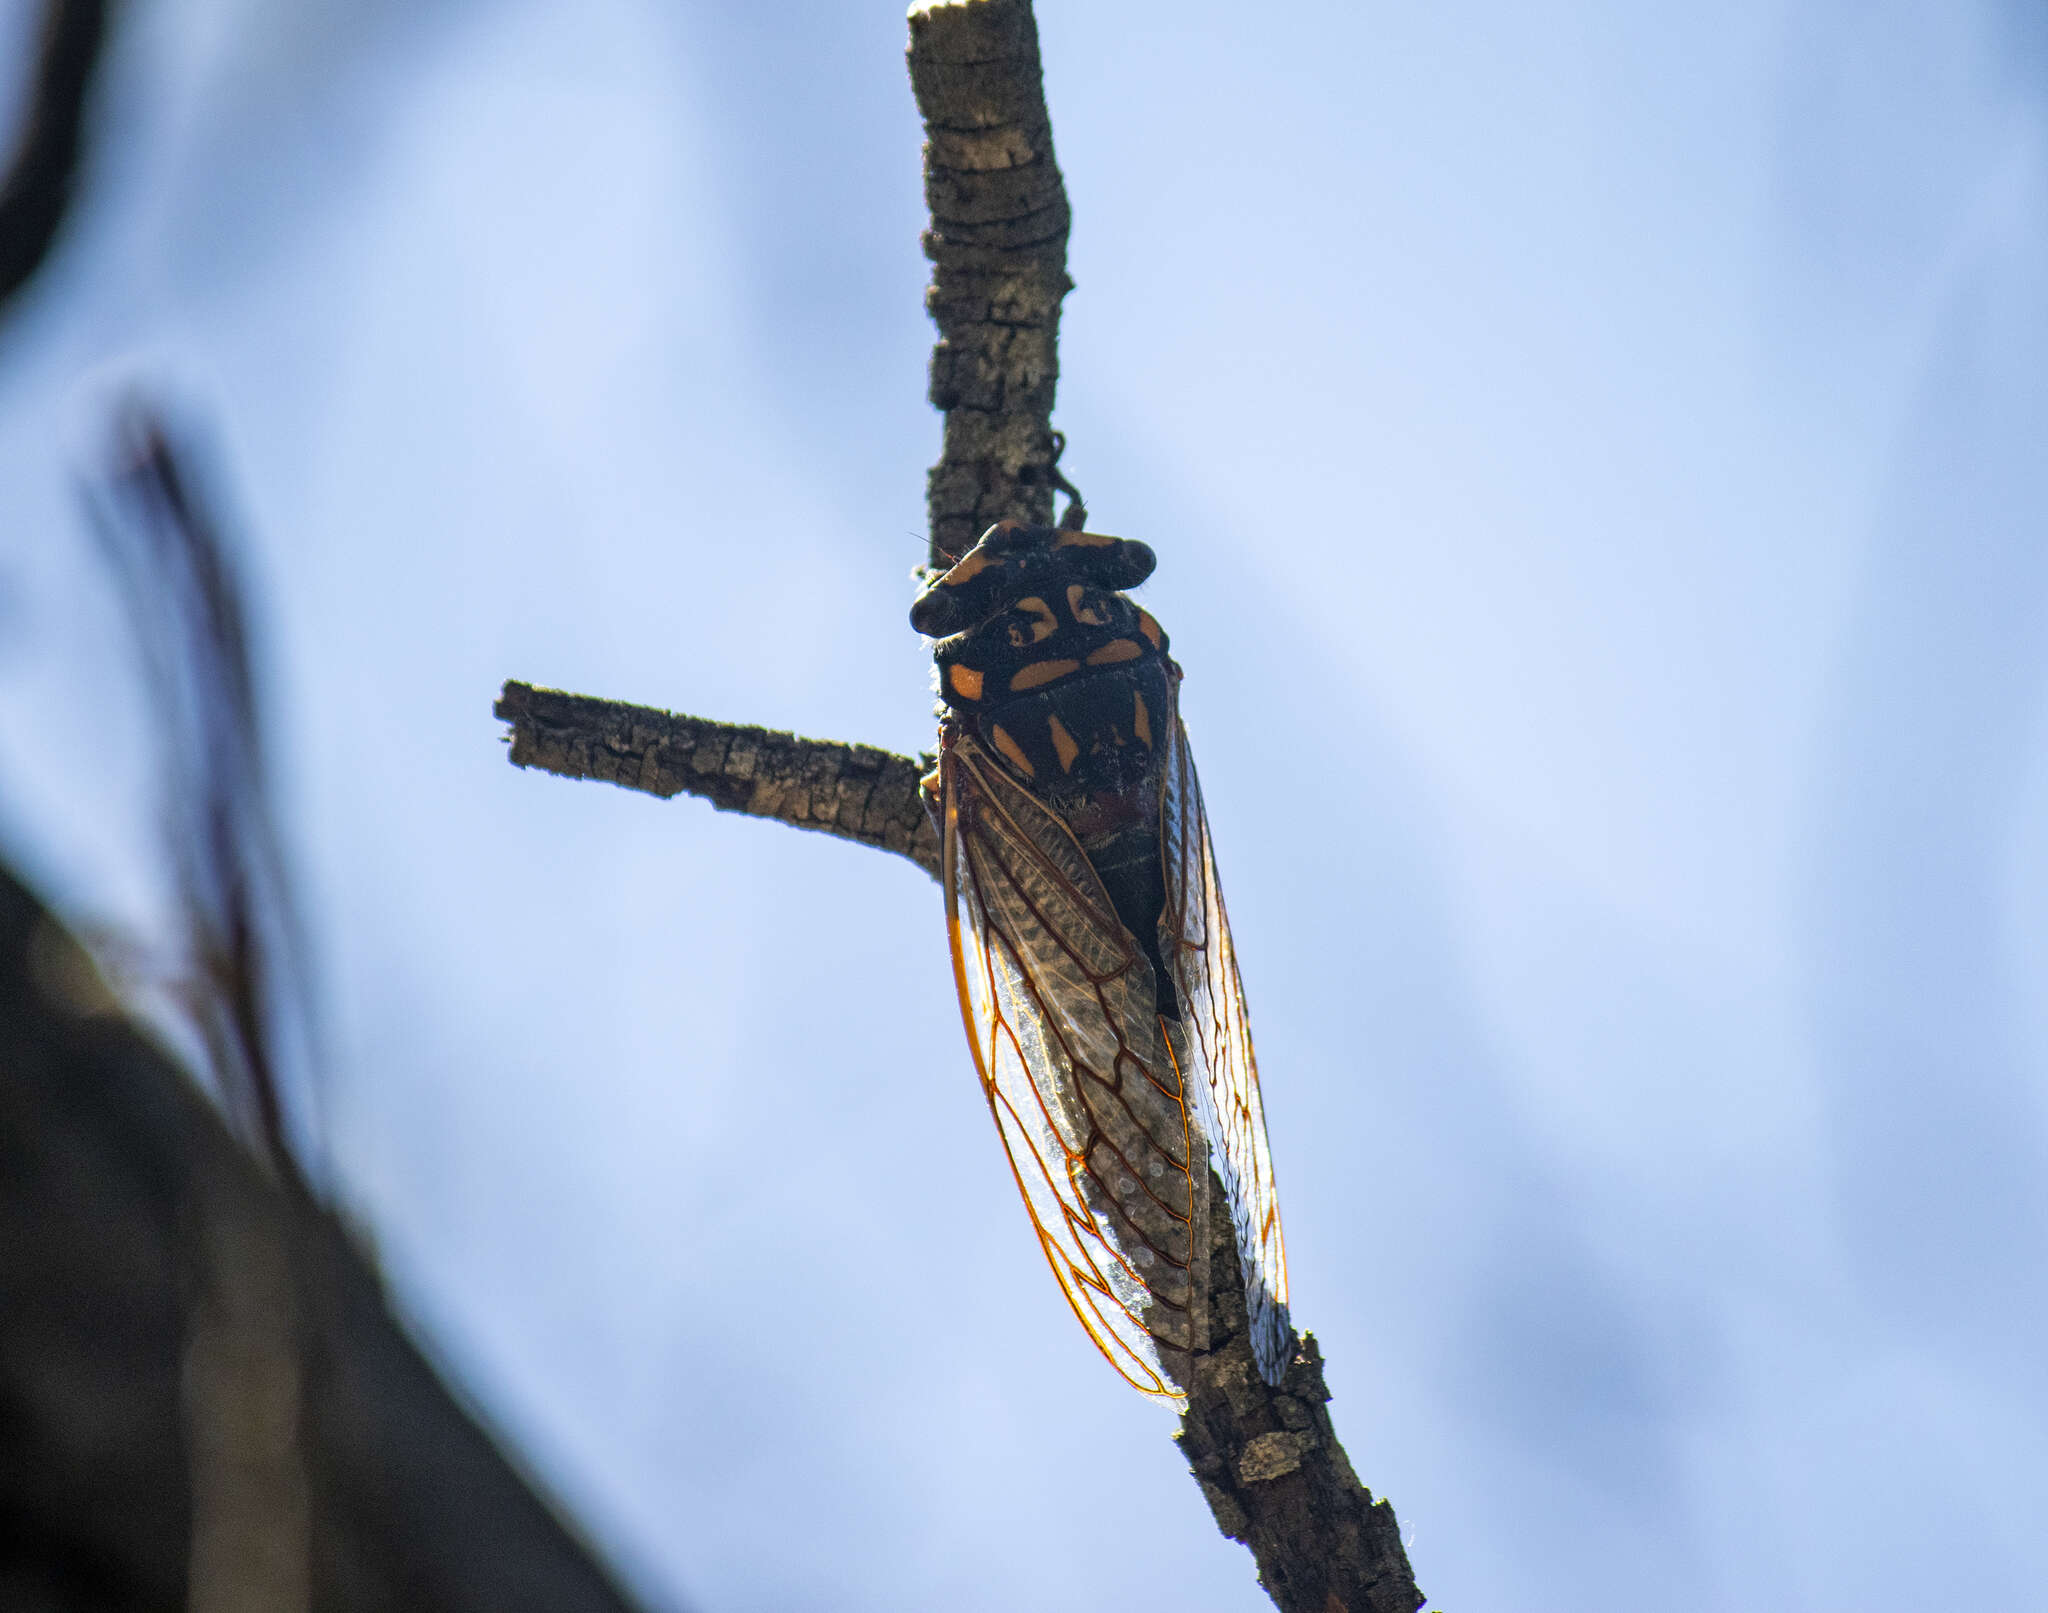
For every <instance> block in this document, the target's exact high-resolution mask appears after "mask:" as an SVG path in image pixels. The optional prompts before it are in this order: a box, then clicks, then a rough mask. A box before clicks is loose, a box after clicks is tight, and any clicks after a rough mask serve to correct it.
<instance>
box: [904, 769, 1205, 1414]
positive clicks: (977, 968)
mask: <svg viewBox="0 0 2048 1613" xmlns="http://www.w3.org/2000/svg"><path fill="white" fill-rule="evenodd" d="M939 772H940V789H941V799H942V803H943V814H944V827H945V835H944V841H945V851H944V855H945V869H944V878H945V884H946V917H947V930H948V933H949V935H950V938H951V942H952V950H953V969H954V975H955V978H956V981H957V984H958V986H959V991H960V1009H961V1014H962V1017H963V1018H964V1019H965V1021H966V1025H967V1040H968V1043H969V1045H970V1046H971V1047H972V1049H973V1052H974V1061H975V1065H976V1068H977V1070H978V1071H979V1073H980V1076H981V1081H982V1087H983V1090H984V1091H985V1092H986V1094H987V1096H988V1101H989V1107H990V1109H991V1110H992V1111H993V1112H994V1115H995V1120H996V1126H997V1129H998V1130H999V1131H1000V1132H1001V1134H1002V1139H1003V1147H1004V1148H1005V1150H1006V1151H1007V1152H1008V1154H1009V1157H1010V1165H1011V1168H1012V1170H1013V1171H1014V1172H1015V1173H1016V1178H1017V1186H1018V1189H1019V1190H1020V1191H1021V1192H1022V1194H1023V1196H1024V1203H1025V1207H1026V1208H1027V1209H1028V1210H1029V1211H1030V1215H1031V1221H1032V1225H1033V1227H1034V1228H1035V1229H1036V1231H1037V1234H1038V1241H1039V1244H1040V1245H1041V1247H1042V1248H1043V1249H1044V1250H1045V1256H1046V1259H1047V1260H1048V1261H1049V1262H1050V1263H1051V1266H1052V1269H1053V1275H1054V1276H1055V1277H1056V1278H1058V1280H1059V1284H1060V1287H1061V1289H1062V1290H1063V1291H1064V1292H1065V1294H1066V1296H1067V1301H1068V1303H1069V1304H1070V1305H1072V1306H1073V1309H1074V1314H1075V1315H1076V1316H1077V1317H1078V1318H1079V1319H1080V1322H1081V1325H1082V1326H1083V1327H1084V1328H1086V1329H1087V1330H1088V1334H1089V1337H1091V1338H1092V1339H1094V1340H1095V1342H1096V1344H1097V1345H1098V1346H1100V1348H1101V1350H1102V1353H1103V1354H1104V1355H1106V1356H1108V1357H1109V1360H1110V1362H1111V1364H1112V1365H1113V1366H1115V1367H1116V1369H1117V1370H1118V1371H1119V1372H1121V1373H1122V1374H1123V1375H1124V1377H1125V1378H1127V1379H1128V1380H1129V1381H1130V1382H1131V1383H1132V1384H1133V1385H1135V1386H1136V1387H1137V1388H1139V1389H1141V1390H1143V1391H1145V1392H1146V1393H1147V1394H1153V1395H1159V1396H1163V1397H1166V1398H1169V1399H1178V1398H1179V1397H1180V1390H1179V1387H1178V1384H1179V1380H1181V1379H1182V1378H1183V1377H1184V1376H1185V1371H1186V1355H1187V1352H1188V1351H1189V1350H1190V1349H1192V1348H1194V1347H1195V1346H1196V1345H1197V1344H1198V1343H1201V1344H1206V1338H1205V1336H1204V1331H1205V1329H1206V1325H1207V1324H1206V1314H1205V1301H1206V1293H1207V1287H1206V1284H1207V1275H1208V1274H1207V1271H1206V1257H1205V1252H1204V1251H1205V1248H1206V1246H1205V1245H1204V1244H1203V1242H1202V1240H1201V1239H1199V1238H1198V1237H1197V1236H1196V1235H1195V1231H1196V1229H1197V1228H1198V1227H1200V1226H1201V1225H1202V1221H1203V1217H1202V1211H1203V1210H1204V1208H1205V1205H1204V1203H1203V1201H1204V1200H1206V1197H1207V1193H1206V1185H1207V1182H1208V1173H1207V1171H1206V1170H1202V1169H1199V1168H1198V1169H1197V1170H1195V1171H1194V1172H1192V1173H1191V1172H1190V1171H1189V1169H1188V1159H1189V1157H1190V1149H1191V1148H1194V1149H1197V1150H1199V1148H1200V1146H1201V1144H1200V1139H1199V1137H1198V1136H1196V1135H1194V1134H1193V1133H1192V1132H1191V1128H1190V1125H1189V1117H1188V1112H1187V1107H1186V1104H1185V1102H1184V1101H1183V1094H1182V1090H1181V1083H1180V1078H1179V1076H1178V1074H1177V1073H1176V1066H1175V1063H1174V1060H1173V1058H1172V1057H1171V1056H1170V1055H1169V1054H1168V1052H1167V1049H1166V1045H1165V1041H1164V1037H1163V1034H1162V1031H1161V1027H1160V1021H1159V1019H1158V1016H1157V1012H1156V1009H1155V1006H1154V1003H1155V998H1154V992H1153V984H1152V978H1151V965H1150V964H1149V963H1148V962H1147V961H1146V959H1145V957H1144V955H1143V953H1141V952H1140V951H1139V950H1138V949H1137V948H1136V946H1135V945H1134V944H1133V943H1132V941H1131V938H1130V936H1129V935H1128V934H1127V933H1126V932H1125V930H1124V928H1123V925H1122V924H1121V923H1120V922H1119V921H1118V919H1117V917H1116V914H1115V911H1114V909H1113V908H1112V906H1111V904H1110V901H1109V898H1108V895H1107V894H1106V893H1105V892H1104V891H1103V889H1102V886H1101V883H1100V881H1099V880H1098V879H1097V878H1096V875H1095V871H1094V869H1093V868H1091V867H1090V866H1089V864H1088V860H1087V858H1086V857H1085V856H1084V855H1083V853H1082V851H1081V848H1080V846H1079V844H1078V843H1077V842H1076V841H1075V839H1074V836H1073V834H1072V832H1071V831H1070V830H1069V829H1068V828H1067V826H1066V825H1065V824H1064V823H1063V822H1061V821H1060V819H1059V818H1057V817H1056V816H1054V815H1053V814H1051V813H1049V812H1048V811H1046V809H1045V808H1044V807H1042V806H1040V805H1039V804H1038V803H1037V802H1036V801H1035V800H1033V799H1032V797H1031V796H1030V795H1029V794H1028V793H1027V792H1026V791H1024V790H1023V789H1021V788H1020V787H1018V786H1017V785H1016V784H1015V783H1013V782H1012V781H1011V780H1010V778H1009V777H1008V776H1007V774H1005V772H1004V771H1003V769H1002V768H1001V767H999V766H998V765H997V764H996V763H995V762H994V761H993V760H992V759H991V758H990V757H989V755H988V753H987V752H986V751H985V750H983V749H982V748H981V745H980V742H979V741H978V740H976V739H974V738H973V737H972V736H969V735H962V736H960V737H959V738H958V739H957V740H956V741H955V742H954V743H952V744H951V745H950V746H948V747H947V749H946V750H945V752H944V754H943V755H942V757H941V759H940V763H939ZM1197 1158H1198V1160H1199V1154H1197Z"/></svg>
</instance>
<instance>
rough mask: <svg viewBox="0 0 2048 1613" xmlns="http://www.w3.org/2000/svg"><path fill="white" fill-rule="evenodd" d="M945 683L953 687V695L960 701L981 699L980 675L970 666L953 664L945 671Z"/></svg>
mask: <svg viewBox="0 0 2048 1613" xmlns="http://www.w3.org/2000/svg"><path fill="white" fill-rule="evenodd" d="M946 681H947V682H948V683H950V684H952V686H953V693H955V694H956V695H958V696H959V697H960V698H961V699H962V700H979V699H980V698H981V674H980V673H979V672H977V671H975V669H974V668H973V667H971V666H960V665H958V664H955V665H953V666H951V667H948V668H947V669H946Z"/></svg>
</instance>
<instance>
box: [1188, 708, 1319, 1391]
mask: <svg viewBox="0 0 2048 1613" xmlns="http://www.w3.org/2000/svg"><path fill="white" fill-rule="evenodd" d="M1172 734H1173V740H1172V744H1171V749H1170V754H1169V755H1168V756H1167V758H1166V767H1165V780H1164V783H1165V799H1164V801H1163V803H1162V806H1161V812H1160V833H1159V849H1160V856H1161V859H1162V861H1163V862H1164V864H1165V874H1166V907H1165V911H1164V912H1163V913H1162V914H1161V916H1160V923H1159V927H1160V938H1159V940H1160V953H1161V955H1162V956H1163V957H1164V958H1165V959H1166V966H1167V968H1168V969H1169V970H1171V971H1172V972H1173V977H1174V988H1175V990H1176V991H1177V992H1178V993H1179V995H1180V1001H1181V1013H1182V1016H1183V1017H1182V1024H1183V1026H1184V1028H1185V1030H1186V1032H1187V1043H1188V1057H1187V1059H1186V1060H1185V1061H1184V1063H1183V1069H1184V1073H1185V1074H1186V1077H1187V1084H1188V1086H1189V1088H1190V1089H1191V1092H1192V1095H1193V1097H1194V1101H1195V1107H1196V1112H1197V1115H1198V1117H1199V1123H1200V1126H1201V1129H1202V1131H1203V1132H1205V1133H1206V1134H1207V1136H1208V1138H1209V1140H1210V1144H1211V1147H1212V1149H1213V1151H1214V1156H1215V1161H1216V1168H1217V1172H1218V1174H1219V1175H1220V1176H1221V1177H1222V1178H1223V1185H1224V1187H1225V1189H1226V1190H1227V1191H1228V1193H1229V1196H1230V1219H1231V1222H1232V1224H1233V1226H1234V1228H1235V1230H1236V1233H1237V1257H1238V1261H1239V1263H1240V1264H1241V1265H1242V1266H1243V1268H1244V1286H1245V1310H1246V1313H1247V1320H1248V1322H1249V1325H1250V1331H1251V1339H1252V1351H1253V1354H1254V1355H1255V1356H1256V1357H1257V1360H1258V1364H1259V1373H1260V1375H1261V1376H1262V1377H1263V1378H1265V1380H1266V1381H1267V1382H1268V1383H1270V1384H1274V1385H1276V1386H1277V1385H1278V1384H1279V1382H1280V1379H1281V1376H1282V1375H1283V1374H1284V1373H1285V1372H1286V1370H1287V1363H1288V1361H1289V1359H1290V1358H1291V1357H1292V1355H1293V1353H1294V1329H1293V1324H1292V1322H1291V1321H1290V1320H1289V1317H1288V1314H1287V1249H1286V1245H1285V1244H1284V1243H1283V1242H1282V1240H1281V1235H1280V1199H1279V1194H1278V1192H1277V1190H1276V1189H1275V1187H1274V1182H1273V1153H1272V1148H1271V1146H1270V1145H1269V1144H1268V1143H1267V1140H1266V1112H1265V1106H1264V1104H1263V1103H1262V1102H1261V1100H1260V1097H1259V1066H1258V1060H1257V1059H1256V1058H1255V1057H1254V1056H1253V1053H1252V1033H1251V1025H1250V1022H1249V1020H1248V1019H1247V1018H1246V1015H1245V1005H1244V985H1243V983H1242V982H1241V981H1240V980H1239V979H1238V973H1237V951H1236V949H1235V948H1234V947H1233V946H1232V944H1231V940H1230V918H1229V915H1228V914H1227V913H1226V912H1225V911H1224V907H1223V888H1222V886H1221V885H1220V884H1219V883H1218V881H1217V878H1216V853H1215V849H1214V847H1213V846H1212V845H1211V843H1210V839H1209V820H1208V816H1207V814H1206V813H1205V812H1204V811H1203V809H1202V786H1201V781H1200V780H1199V779H1197V778H1196V776H1195V763H1194V757H1193V755H1192V753H1191V752H1190V751H1189V749H1188V735H1187V729H1186V728H1185V727H1184V726H1182V724H1181V722H1180V719H1179V717H1178V715H1177V714H1176V716H1175V718H1174V722H1173V725H1172Z"/></svg>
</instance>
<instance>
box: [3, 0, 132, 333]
mask: <svg viewBox="0 0 2048 1613" xmlns="http://www.w3.org/2000/svg"><path fill="white" fill-rule="evenodd" d="M106 34H107V4H106V0H50V7H49V10H48V11H47V12H46V13H45V14H44V17H43V30H42V44H41V48H40V50H39V51H38V53H37V57H36V68H35V78H34V79H33V81H32V82H31V83H30V85H29V91H28V97H27V108H28V110H27V113H26V115H25V116H24V117H23V119H22V125H21V135H20V138H19V141H18V143H17V145H16V148H15V154H14V161H13V164H12V166H11V167H10V168H9V169H8V171H7V177H6V179H5V181H4V182H0V308H4V307H5V306H6V305H7V304H8V303H9V302H10V301H12V300H13V298H14V295H15V293H17V292H18V291H20V290H21V289H22V287H23V286H25V285H27V284H28V282H29V280H30V279H31V278H33V277H34V275H35V272H36V270H37V269H39V268H41V267H42V264H43V260H44V259H45V258H47V257H48V256H49V254H50V248H51V246H52V245H54V244H55V242H56V239H57V233H58V231H59V230H60V229H61V228H62V227H63V224H64V218H65V215H66V214H67V213H68V212H69V211H70V208H71V196H72V190H73V187H74V185H75V182H76V180H77V177H78V162H79V156H80V154H81V152H82V151H83V150H84V146H85V102H86V96H87V94H88V92H89V91H90V90H91V88H92V81H93V74H94V71H95V69H96V68H97V67H98V66H99V60H100V52H101V49H102V47H103V46H104V45H105V43H106Z"/></svg>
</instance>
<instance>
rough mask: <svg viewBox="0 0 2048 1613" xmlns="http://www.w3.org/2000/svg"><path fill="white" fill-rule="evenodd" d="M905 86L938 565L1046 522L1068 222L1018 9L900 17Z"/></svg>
mask: <svg viewBox="0 0 2048 1613" xmlns="http://www.w3.org/2000/svg"><path fill="white" fill-rule="evenodd" d="M910 83H911V88H912V89H913V90H914V91H915V93H916V96H917V109H918V111H919V112H920V113H921V114H922V115H923V117H924V129H925V145H924V194H925V201H926V204H927V205H928V206H929V208H930V209H931V228H930V229H928V230H926V231H925V234H924V250H925V256H926V257H928V258H930V259H931V261H932V283H931V287H930V289H929V290H928V291H927V292H926V293H925V308H926V310H927V311H928V312H929V313H930V314H931V316H932V321H933V323H934V324H936V325H937V326H938V327H939V339H938V342H937V344H936V345H935V346H934V347H933V348H932V370H931V400H932V403H933V405H934V406H935V407H936V408H938V409H940V410H942V411H943V412H944V414H945V417H946V423H945V445H944V447H943V449H942V450H941V452H940V455H939V462H938V463H937V464H936V465H934V466H933V467H932V470H931V477H930V480H929V482H928V483H927V487H926V500H927V506H928V509H929V512H930V518H931V563H932V564H933V565H934V566H940V567H943V566H946V565H949V564H951V563H952V561H953V560H955V559H957V558H959V556H960V555H962V554H963V553H965V552H966V551H967V549H968V548H969V547H970V546H972V544H973V543H974V540H975V539H976V538H978V537H980V536H981V534H982V532H983V531H985V530H986V529H987V528H988V527H989V525H990V524H991V523H993V522H996V521H1000V520H1003V519H1005V518H1015V519H1018V520H1023V521H1029V522H1031V523H1033V524H1035V525H1039V526H1046V525H1050V524H1051V522H1052V503H1053V489H1054V487H1055V486H1056V485H1057V482H1056V476H1057V473H1056V472H1055V471H1054V469H1053V466H1054V462H1055V460H1056V459H1057V458H1058V451H1057V446H1056V442H1055V439H1054V435H1053V431H1052V425H1051V416H1052V405H1053V393H1054V391H1055V390H1056V388H1057V387H1058V384H1059V375H1060V366H1059V330H1060V299H1061V298H1062V297H1064V296H1065V295H1066V294H1067V292H1068V291H1069V290H1070V289H1071V288H1072V286H1073V282H1072V281H1071V280H1069V279H1068V278H1067V221H1068V216H1069V215H1068V208H1067V192H1066V187H1065V185H1064V184H1063V183H1062V182H1061V180H1060V171H1059V167H1058V165H1057V164H1056V163H1055V162H1054V161H1053V151H1052V121H1051V119H1050V117H1049V116H1048V115H1047V113H1046V108H1045V88H1044V84H1043V82H1042V77H1041V73H1040V69H1039V60H1038V24H1037V22H1036V21H1035V20H1034V18H1033V17H1032V14H1031V6H1030V0H969V3H968V4H964V5H945V4H926V5H919V6H916V7H914V8H913V9H912V11H911V13H910Z"/></svg>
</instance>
